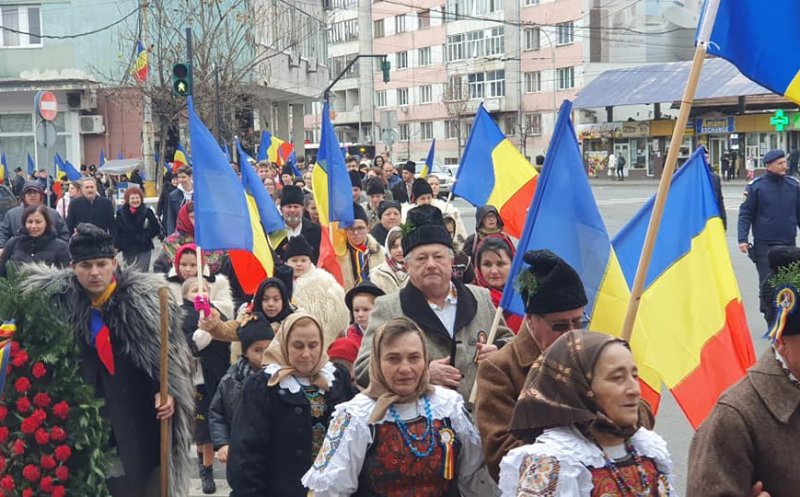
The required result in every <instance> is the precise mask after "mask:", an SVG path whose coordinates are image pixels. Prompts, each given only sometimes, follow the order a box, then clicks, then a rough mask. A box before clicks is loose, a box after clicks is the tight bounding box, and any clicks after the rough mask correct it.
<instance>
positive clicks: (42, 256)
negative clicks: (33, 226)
mask: <svg viewBox="0 0 800 497" xmlns="http://www.w3.org/2000/svg"><path fill="white" fill-rule="evenodd" d="M69 260H70V258H69V247H68V246H67V242H65V241H64V240H61V239H59V238H56V235H55V233H53V232H52V231H50V232H49V233H45V234H43V235H41V236H37V237H33V236H29V235H19V236H15V237H14V238H12V239H11V240H9V241H8V243H6V246H5V247H4V248H3V255H2V256H0V276H2V277H5V276H6V274H7V272H8V266H10V265H14V266H15V267H19V265H20V264H25V263H29V262H44V263H45V264H51V265H54V266H57V267H64V266H67V265H69Z"/></svg>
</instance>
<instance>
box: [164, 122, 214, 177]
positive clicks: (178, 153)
mask: <svg viewBox="0 0 800 497" xmlns="http://www.w3.org/2000/svg"><path fill="white" fill-rule="evenodd" d="M201 124H202V123H201ZM221 151H222V149H220V152H221ZM187 165H189V159H187V156H186V150H185V149H184V148H183V145H181V144H180V143H179V144H178V147H177V148H176V149H175V155H173V156H172V172H173V173H174V172H175V171H177V170H178V168H179V167H181V166H187Z"/></svg>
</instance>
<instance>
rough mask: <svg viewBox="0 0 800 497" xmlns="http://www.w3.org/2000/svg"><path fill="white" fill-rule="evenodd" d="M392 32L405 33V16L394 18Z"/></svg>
mask: <svg viewBox="0 0 800 497" xmlns="http://www.w3.org/2000/svg"><path fill="white" fill-rule="evenodd" d="M394 32H395V33H405V32H406V15H405V14H403V15H401V16H397V17H395V18H394Z"/></svg>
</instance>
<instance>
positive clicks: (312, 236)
mask: <svg viewBox="0 0 800 497" xmlns="http://www.w3.org/2000/svg"><path fill="white" fill-rule="evenodd" d="M304 201H305V197H304V196H303V190H301V189H300V188H298V187H296V186H292V185H289V186H284V187H283V191H282V192H281V214H283V220H284V222H286V235H287V236H286V238H285V239H284V240H283V241H282V242H281V243H280V244H279V245H278V249H277V250H276V252H278V255H279V256H280V257H281V260H282V261H283V262H286V260H287V257H286V250H287V249H288V247H289V238H293V237H295V236H298V235H303V236H304V237H305V238H306V240H308V243H309V244H311V248H312V253H311V262H313V263H314V264H316V263H317V260H318V259H319V245H320V241H321V238H322V228H320V225H318V224H317V223H315V222H314V221H312V220H310V219H307V218H306V217H304V216H303V209H304V207H303V205H304Z"/></svg>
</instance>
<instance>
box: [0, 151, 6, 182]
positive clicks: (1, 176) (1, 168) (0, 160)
mask: <svg viewBox="0 0 800 497" xmlns="http://www.w3.org/2000/svg"><path fill="white" fill-rule="evenodd" d="M7 174H8V163H7V162H6V153H5V152H3V153H2V154H0V183H5V181H6V175H7Z"/></svg>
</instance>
